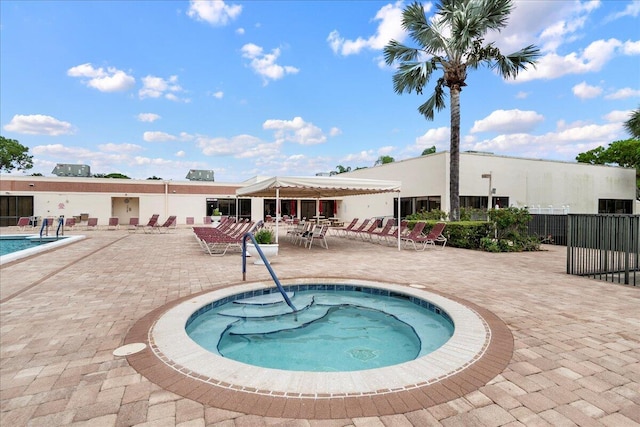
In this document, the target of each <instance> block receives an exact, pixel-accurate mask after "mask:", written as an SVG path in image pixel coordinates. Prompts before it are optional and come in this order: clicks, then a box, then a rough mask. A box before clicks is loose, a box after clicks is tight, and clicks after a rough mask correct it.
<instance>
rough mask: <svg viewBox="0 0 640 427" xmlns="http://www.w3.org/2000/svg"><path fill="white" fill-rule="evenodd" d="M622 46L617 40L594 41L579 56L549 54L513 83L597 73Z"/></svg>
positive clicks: (519, 75) (520, 74) (522, 73)
mask: <svg viewBox="0 0 640 427" xmlns="http://www.w3.org/2000/svg"><path fill="white" fill-rule="evenodd" d="M624 46H628V45H626V44H623V43H622V42H620V41H619V40H616V39H609V40H596V41H594V42H592V43H591V44H590V45H589V46H587V47H586V48H585V49H584V50H583V51H582V52H580V53H579V54H577V53H575V52H572V53H569V54H567V55H565V56H560V55H558V54H556V53H549V54H547V55H545V56H543V57H541V58H540V59H539V60H538V62H537V63H536V68H533V67H530V68H529V69H527V70H525V71H521V72H520V73H519V74H518V78H517V79H515V80H513V81H514V82H526V81H530V80H536V79H555V78H558V77H561V76H564V75H567V74H584V73H592V72H597V71H600V70H601V69H602V67H603V66H604V65H605V64H606V63H607V62H608V61H609V60H611V58H613V57H614V56H615V54H616V52H621V51H622V48H623V47H624Z"/></svg>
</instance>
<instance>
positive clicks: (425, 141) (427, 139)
mask: <svg viewBox="0 0 640 427" xmlns="http://www.w3.org/2000/svg"><path fill="white" fill-rule="evenodd" d="M450 136H451V129H450V128H449V127H448V126H443V127H439V128H434V129H429V130H428V131H426V132H425V133H424V135H421V136H419V137H417V138H416V141H415V143H414V144H413V145H410V146H408V147H407V148H405V149H404V150H403V153H406V154H414V155H415V154H416V153H422V152H423V151H424V149H425V148H429V147H433V146H434V145H435V146H436V150H445V149H449V142H450V141H449V139H450Z"/></svg>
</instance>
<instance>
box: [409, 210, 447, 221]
mask: <svg viewBox="0 0 640 427" xmlns="http://www.w3.org/2000/svg"><path fill="white" fill-rule="evenodd" d="M446 219H447V213H446V212H444V211H441V210H440V209H432V210H430V211H429V212H427V211H425V210H424V209H422V210H420V211H419V212H416V213H414V214H411V215H407V220H409V221H444V220H446Z"/></svg>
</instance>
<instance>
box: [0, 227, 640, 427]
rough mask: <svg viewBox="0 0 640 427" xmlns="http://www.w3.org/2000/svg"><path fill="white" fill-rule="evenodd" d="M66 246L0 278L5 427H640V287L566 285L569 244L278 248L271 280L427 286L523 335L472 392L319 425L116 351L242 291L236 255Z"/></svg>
mask: <svg viewBox="0 0 640 427" xmlns="http://www.w3.org/2000/svg"><path fill="white" fill-rule="evenodd" d="M0 231H2V233H3V234H5V233H11V232H14V231H15V230H5V229H2V230H0ZM69 234H84V235H86V236H87V238H86V239H84V240H82V241H79V242H77V243H73V244H71V245H67V246H64V247H61V248H58V249H55V250H54V251H52V252H48V253H46V254H41V255H36V256H33V257H30V258H26V259H24V260H18V261H16V262H13V263H10V264H8V265H3V266H2V267H0V333H1V334H0V425H3V426H4V425H7V426H23V425H29V426H62V425H73V426H92V427H94V426H174V425H179V426H183V427H191V426H205V425H206V426H225V427H231V426H238V427H240V426H356V427H373V426H411V425H414V426H426V425H444V426H459V425H463V426H502V425H505V426H519V425H524V426H530V425H553V426H556V425H584V426H589V425H593V426H598V425H604V426H615V427H618V426H637V425H640V289H638V288H633V287H625V286H621V285H615V284H608V283H604V282H599V281H595V280H591V279H585V278H580V277H575V276H569V275H567V274H565V268H566V266H565V264H566V248H565V247H561V246H545V247H544V249H545V250H544V251H541V252H533V253H514V254H492V253H484V252H476V251H469V250H461V249H455V248H449V247H447V248H445V249H444V250H440V249H431V248H429V249H427V250H426V251H424V252H415V251H413V250H403V251H400V252H398V250H397V249H396V248H392V247H383V246H380V245H375V244H371V243H365V242H361V241H353V240H347V239H344V238H337V237H333V236H330V237H329V250H325V249H323V248H321V247H313V248H312V249H311V250H307V249H304V248H301V247H297V246H292V245H291V244H290V243H287V242H282V243H281V245H280V256H279V257H278V259H277V261H276V262H275V263H274V264H273V268H274V270H275V271H276V273H277V274H278V275H279V276H280V277H281V278H283V279H286V278H299V277H320V278H321V277H332V278H341V277H343V278H362V279H366V280H373V281H375V280H381V281H386V282H394V283H398V284H401V285H410V284H414V285H415V284H421V285H424V286H425V289H426V290H427V291H429V292H435V293H439V294H442V295H445V296H449V297H451V298H453V299H460V300H463V301H466V302H468V303H469V305H470V306H471V307H473V308H475V309H477V310H478V312H479V313H481V314H484V315H485V316H486V317H485V319H489V318H491V316H492V315H495V316H497V318H495V319H493V320H492V321H495V322H496V325H498V326H500V325H504V326H505V328H508V329H507V332H508V333H507V334H506V335H507V338H508V335H509V332H510V335H511V336H512V337H513V341H512V347H511V348H509V346H508V345H507V346H503V347H498V348H495V349H493V351H495V355H496V357H497V358H500V356H501V355H502V356H503V357H504V360H505V363H504V366H503V367H501V368H500V369H499V370H497V372H495V373H491V374H490V375H487V376H488V377H489V378H487V379H486V381H482V384H477V385H476V386H475V387H473V390H472V391H465V390H458V391H459V393H457V394H456V393H448V391H450V388H451V387H443V388H442V389H440V390H439V391H438V390H435V389H434V390H433V393H434V394H432V395H431V398H430V397H429V396H428V394H424V393H423V395H425V396H426V397H425V398H424V399H423V400H422V401H417V400H415V399H414V400H400V399H395V400H394V399H391V398H389V399H386V400H385V399H380V400H375V401H371V402H370V404H371V405H372V406H373V407H374V409H375V411H377V413H378V414H377V415H369V414H370V412H367V411H364V410H363V409H362V407H359V408H360V409H358V407H353V406H348V405H346V404H343V405H342V406H341V407H339V406H325V407H324V410H325V411H328V412H326V414H327V416H326V417H323V416H322V415H323V412H322V410H323V408H322V406H321V405H318V406H317V408H316V409H315V412H314V416H313V417H309V418H300V417H299V416H297V415H296V414H295V412H296V407H295V405H287V403H286V399H284V400H285V402H284V404H282V408H281V409H280V410H278V408H279V406H278V405H280V403H278V404H277V405H276V404H275V403H272V405H273V408H267V409H266V413H268V414H273V415H272V416H260V415H255V412H256V411H255V409H256V408H254V407H252V405H253V403H254V402H253V401H251V400H250V399H247V400H246V401H244V400H240V401H235V402H232V403H233V407H234V408H235V409H234V410H230V409H228V407H229V406H228V405H226V404H225V405H226V406H225V405H217V406H216V405H212V404H208V403H206V401H205V402H204V403H203V402H202V400H203V399H197V398H196V397H197V396H202V394H203V393H204V392H203V391H198V390H196V389H194V388H190V389H189V390H188V391H187V392H185V393H182V395H181V394H179V393H181V392H180V387H179V386H180V384H181V383H182V382H183V381H182V379H180V377H179V376H176V375H172V374H171V373H169V374H168V375H167V377H166V378H164V379H163V378H154V380H155V381H156V382H152V381H150V380H149V379H148V376H143V375H141V374H140V372H145V369H144V367H140V366H138V367H137V369H136V368H134V366H132V364H131V363H130V362H129V360H128V358H125V357H119V356H114V355H113V351H114V350H116V349H117V348H119V347H121V346H122V345H123V344H125V339H127V337H129V338H131V334H132V332H136V331H135V330H134V329H135V328H138V327H140V325H141V324H142V323H144V321H145V320H144V319H150V320H151V321H152V320H153V318H154V317H153V316H154V314H153V313H155V312H157V311H159V310H162V309H163V308H164V307H165V306H166V305H167V304H170V303H173V302H175V301H178V300H180V299H183V298H188V297H190V296H194V295H196V294H198V293H201V292H206V291H211V290H216V289H220V288H223V287H227V286H230V285H233V284H237V283H241V281H242V272H241V258H240V256H239V255H238V254H237V253H228V254H227V255H225V256H223V257H210V256H209V255H208V254H204V253H203V251H202V250H201V248H200V246H199V245H198V244H197V242H196V240H195V239H194V237H193V234H192V233H191V231H190V230H189V229H187V228H181V229H180V228H179V229H177V230H173V231H171V232H169V233H166V234H144V233H141V232H138V233H135V234H130V233H128V232H127V231H126V230H110V231H72V232H70V233H69ZM267 279H269V276H268V272H267V271H266V269H265V268H264V266H257V265H253V264H249V265H248V269H247V280H248V281H263V280H267ZM144 330H145V328H142V329H141V331H143V332H144ZM142 338H144V337H143V336H141V339H142ZM502 338H503V339H504V338H505V337H502ZM501 352H502V354H501ZM129 358H130V359H135V355H134V357H131V356H130V357H129ZM491 365H492V366H493V368H494V369H495V368H496V366H497V365H499V364H497V363H494V364H491ZM480 371H484V372H490V371H487V370H480ZM155 372H156V373H157V372H167V371H162V370H161V369H159V370H156V371H155ZM151 377H153V376H152V375H151ZM161 383H162V384H165V386H164V387H162V386H160V385H158V384H161ZM171 389H174V390H176V391H178V392H179V393H176V392H173V391H170V390H171ZM187 393H192V395H191V396H192V397H193V398H192V399H190V398H186V397H183V396H184V395H186V394H187ZM231 399H233V397H232V398H231ZM429 399H430V400H429ZM223 400H224V399H221V398H220V397H219V396H218V397H217V398H216V399H211V400H210V402H212V403H215V402H217V401H220V402H222V401H223ZM227 400H228V399H227ZM347 400H348V398H347V397H345V401H347ZM281 401H282V399H279V400H278V402H281ZM293 401H294V399H292V402H293ZM225 408H227V409H225ZM298 408H299V409H297V410H299V411H302V412H304V411H303V409H304V408H300V407H298ZM331 411H334V412H333V413H331ZM302 412H301V413H302ZM287 414H292V415H293V416H291V417H289V416H285V415H287ZM328 418H331V419H328Z"/></svg>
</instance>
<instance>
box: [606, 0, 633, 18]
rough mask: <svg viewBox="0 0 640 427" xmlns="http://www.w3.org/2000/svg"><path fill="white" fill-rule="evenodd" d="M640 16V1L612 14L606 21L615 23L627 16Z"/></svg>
mask: <svg viewBox="0 0 640 427" xmlns="http://www.w3.org/2000/svg"><path fill="white" fill-rule="evenodd" d="M638 15H640V1H638V0H632V1H631V2H630V3H629V4H627V7H626V8H625V9H624V10H622V11H620V12H616V13H612V14H611V15H609V16H607V19H606V21H614V20H616V19H620V18H623V17H625V16H632V17H634V18H635V17H637V16H638Z"/></svg>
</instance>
